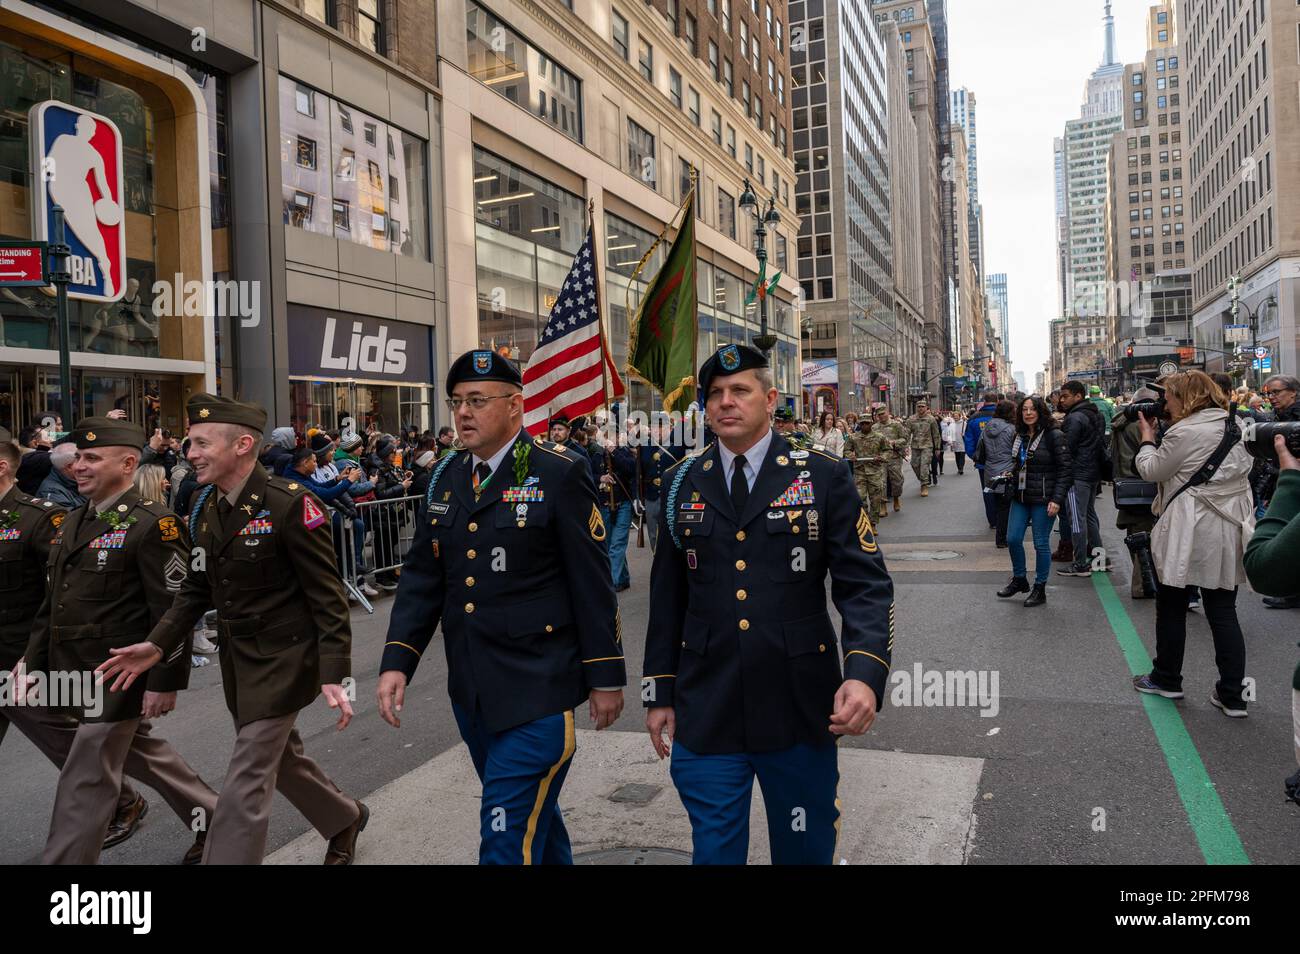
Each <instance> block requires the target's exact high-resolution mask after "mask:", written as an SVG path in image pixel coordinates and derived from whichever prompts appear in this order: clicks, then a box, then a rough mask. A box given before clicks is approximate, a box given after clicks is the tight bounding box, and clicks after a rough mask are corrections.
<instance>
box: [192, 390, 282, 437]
mask: <svg viewBox="0 0 1300 954" xmlns="http://www.w3.org/2000/svg"><path fill="white" fill-rule="evenodd" d="M185 413H186V415H188V417H189V420H190V426H191V427H193V426H194V425H195V424H238V425H240V426H241V427H250V428H252V429H253V430H255V431H257V432H258V433H259V434H260V433H262V432H263V431H265V430H266V411H265V410H264V409H263V408H261V407H259V406H258V405H256V404H246V403H244V402H243V401H236V400H235V399H234V398H228V397H218V396H217V395H215V394H195V395H194V396H192V397H191V398H190V399H189V400H188V401H186V402H185Z"/></svg>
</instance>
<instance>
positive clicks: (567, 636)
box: [378, 351, 626, 865]
mask: <svg viewBox="0 0 1300 954" xmlns="http://www.w3.org/2000/svg"><path fill="white" fill-rule="evenodd" d="M447 393H448V395H449V397H450V400H449V401H448V402H447V403H448V406H449V407H450V408H451V411H452V413H453V414H454V415H455V419H456V430H457V432H458V433H459V434H460V436H461V440H462V441H463V442H464V444H465V447H466V450H465V451H462V452H461V453H459V454H457V455H456V456H455V457H452V458H447V459H445V460H444V461H442V462H441V463H440V464H439V466H438V470H437V471H436V472H435V473H434V475H433V479H432V480H431V481H430V482H429V496H428V506H427V511H426V517H425V520H424V522H422V523H421V524H420V525H419V527H418V528H417V530H416V535H415V539H414V541H413V542H412V544H411V549H410V552H409V553H408V554H407V557H406V563H405V565H404V566H403V567H402V580H401V584H400V585H399V586H398V588H397V597H396V599H395V601H394V603H393V610H392V617H391V621H390V623H389V627H388V642H387V644H386V645H385V647H384V655H383V661H382V663H381V665H380V669H381V674H380V677H379V689H378V696H379V710H380V715H381V716H382V717H383V718H384V719H385V721H387V722H388V723H389V724H390V725H393V726H400V724H401V722H400V719H399V713H400V712H401V711H402V704H403V701H404V699H405V695H406V688H407V685H408V684H409V682H410V679H411V677H412V676H413V675H414V674H415V669H416V666H417V665H418V664H419V662H420V657H421V655H422V654H423V653H424V652H425V651H426V649H427V648H428V646H429V642H430V640H431V639H432V638H433V632H434V630H435V629H436V628H437V627H438V624H439V623H440V622H441V624H442V633H443V648H444V649H445V650H446V654H447V688H448V692H449V694H450V696H451V702H452V711H453V713H454V714H455V718H456V724H457V727H458V728H459V729H460V734H461V738H463V739H464V740H465V744H466V746H467V747H468V749H469V754H470V757H471V758H472V759H473V762H474V768H475V770H476V771H477V772H478V776H479V778H480V779H481V780H482V782H483V799H482V807H481V809H480V835H481V839H480V847H479V861H480V863H482V864H512V865H517V864H537V863H540V864H570V863H572V860H573V858H572V850H571V848H570V844H569V836H568V832H567V831H566V830H565V828H564V822H563V820H562V819H561V817H560V810H559V805H558V799H559V794H560V788H561V786H562V785H563V784H564V779H565V776H566V775H567V774H568V770H569V765H570V764H571V761H572V759H573V753H574V750H575V748H576V745H577V737H576V731H575V725H574V715H573V709H574V707H575V706H577V705H578V704H579V703H581V702H583V701H584V700H585V701H587V702H588V711H589V713H590V716H591V719H592V721H593V722H594V723H595V727H596V728H597V729H603V728H605V727H606V726H608V725H610V724H611V723H613V722H614V720H615V719H617V718H618V715H619V713H620V712H621V711H622V708H623V691H622V688H621V687H622V686H623V685H624V683H625V682H626V679H625V676H624V669H623V647H622V632H621V627H620V623H619V617H618V604H617V601H616V599H615V597H614V588H613V585H612V580H611V578H610V574H609V560H608V558H607V557H606V555H605V551H604V549H603V540H604V537H605V525H604V523H603V521H602V520H601V516H600V510H599V507H598V506H597V503H596V491H595V487H594V486H593V485H592V482H591V472H590V470H589V469H588V467H587V464H586V461H584V460H583V459H582V458H581V457H580V456H579V455H578V454H576V453H574V452H572V451H570V450H568V449H566V448H564V446H563V445H557V444H555V443H553V442H550V441H543V440H541V439H533V438H531V437H529V436H528V434H527V433H525V432H524V431H523V430H521V427H522V424H523V411H524V398H523V390H522V383H521V380H520V376H519V372H518V370H517V369H516V368H515V366H514V365H513V364H511V363H510V362H509V361H508V360H506V359H504V358H502V357H501V356H500V355H497V354H495V353H493V352H491V351H470V352H467V353H465V354H464V355H462V356H461V357H460V358H458V359H457V360H456V361H455V362H454V363H453V364H452V366H451V368H450V369H449V371H448V372H447Z"/></svg>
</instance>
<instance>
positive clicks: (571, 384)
mask: <svg viewBox="0 0 1300 954" xmlns="http://www.w3.org/2000/svg"><path fill="white" fill-rule="evenodd" d="M593 239H594V237H593V235H592V229H591V228H588V229H587V239H586V241H584V242H583V243H582V248H580V249H579V250H578V254H577V255H576V256H574V259H573V267H572V268H571V269H569V274H568V276H567V277H566V278H565V279H564V284H563V285H561V286H560V292H559V294H558V295H557V296H556V299H555V306H554V307H553V308H552V309H551V315H550V317H549V318H548V319H547V320H546V327H545V328H543V329H542V335H541V338H540V339H538V342H537V350H536V351H534V352H533V356H532V357H531V358H529V359H528V365H527V367H525V368H524V430H526V431H527V432H528V433H529V434H533V435H537V434H544V433H545V432H546V428H547V426H548V423H549V421H550V419H551V418H552V417H556V416H559V415H561V414H562V415H564V416H565V417H568V418H574V417H578V416H579V415H582V414H590V413H591V412H592V411H594V410H595V409H596V408H598V407H600V406H601V405H603V404H604V403H605V383H604V376H603V374H602V363H603V364H604V366H605V367H607V368H608V369H609V379H610V383H611V385H612V386H613V391H614V395H613V396H614V397H618V396H619V395H621V394H622V393H623V382H622V379H621V378H620V377H619V375H618V370H617V369H616V368H615V367H614V362H613V360H612V359H611V358H610V356H609V353H608V351H607V349H606V346H605V338H604V334H603V333H602V328H601V322H600V269H599V268H597V262H596V253H595V248H596V246H595V242H594V240H593Z"/></svg>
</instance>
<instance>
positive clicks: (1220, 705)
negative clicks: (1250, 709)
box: [1210, 689, 1246, 719]
mask: <svg viewBox="0 0 1300 954" xmlns="http://www.w3.org/2000/svg"><path fill="white" fill-rule="evenodd" d="M1210 705H1212V706H1214V708H1216V709H1218V710H1219V711H1220V712H1222V713H1223V714H1224V715H1226V716H1227V717H1228V718H1230V719H1244V718H1246V710H1245V709H1239V708H1236V707H1234V706H1230V705H1228V704H1227V703H1225V702H1224V701H1223V700H1221V699H1220V698H1219V690H1218V689H1211V690H1210Z"/></svg>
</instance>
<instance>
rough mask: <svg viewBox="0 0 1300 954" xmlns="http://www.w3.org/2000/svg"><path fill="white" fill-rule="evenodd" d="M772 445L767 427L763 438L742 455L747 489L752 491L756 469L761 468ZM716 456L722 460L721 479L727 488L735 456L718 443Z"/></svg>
mask: <svg viewBox="0 0 1300 954" xmlns="http://www.w3.org/2000/svg"><path fill="white" fill-rule="evenodd" d="M771 444H772V429H771V428H770V427H769V428H768V429H767V430H766V431H764V432H763V436H762V437H760V438H759V439H758V442H757V443H755V444H754V445H753V446H752V447H750V448H749V449H748V450H747V451H745V453H744V455H743V456H744V458H745V481H746V482H747V483H748V484H749V489H750V490H753V489H754V481H756V480H758V469H759V468H760V467H762V466H763V461H765V460H767V449H768V447H769V446H771ZM718 455H719V456H720V457H721V458H722V479H723V481H724V483H725V485H726V486H727V487H730V486H731V473H732V471H733V470H734V469H735V466H736V457H737V455H736V454H733V453H732V452H731V451H729V450H727V445H726V444H724V443H722V441H718Z"/></svg>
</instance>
